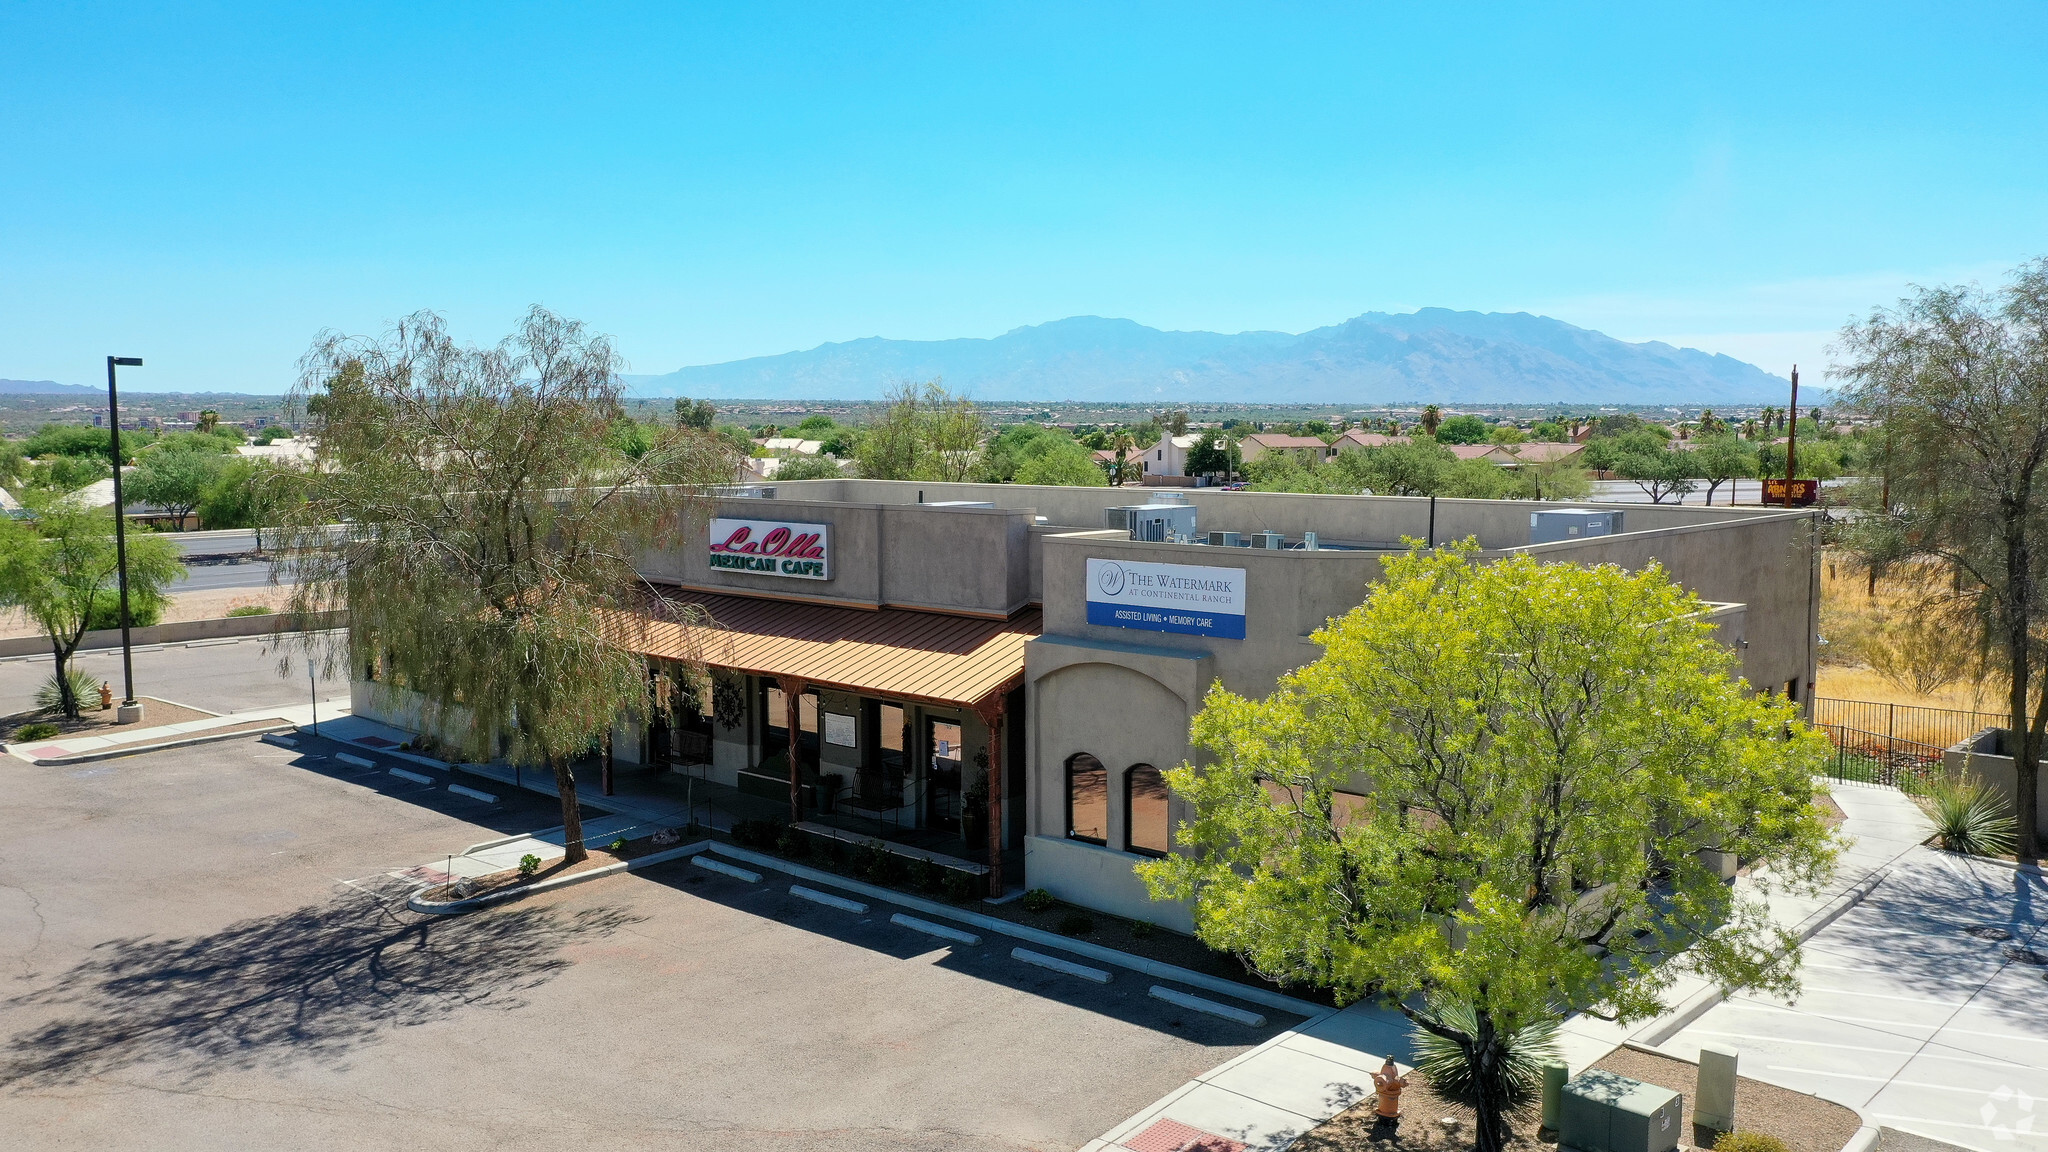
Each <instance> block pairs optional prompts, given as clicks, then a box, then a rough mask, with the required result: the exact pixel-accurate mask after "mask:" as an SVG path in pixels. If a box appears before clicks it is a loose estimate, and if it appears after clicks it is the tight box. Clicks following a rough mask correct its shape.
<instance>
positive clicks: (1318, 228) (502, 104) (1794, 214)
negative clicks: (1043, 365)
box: [0, 0, 2048, 391]
mask: <svg viewBox="0 0 2048 1152" xmlns="http://www.w3.org/2000/svg"><path fill="white" fill-rule="evenodd" d="M2044 254H2048V6H2044V5H2041V4H2037V3H2027V4H1999V3H1991V2H1984V3H1977V4H1970V5H1911V6H1908V5H1886V4H1872V3H1865V4H1853V5H1852V4H1842V5H1792V4H1783V3H1776V4H1760V5H1754V6H1744V5H1733V4H1720V5H1684V6H1680V5H1643V4H1615V5H1605V6H1572V5H1549V6H1542V7H1541V8H1540V10H1539V8H1538V6H1532V5H1500V6H1497V7H1494V6H1478V5H1473V6H1457V7H1456V8H1455V9H1453V8H1451V6H1443V5H1413V6H1391V5H1365V4H1352V5H1342V6H1333V7H1322V6H1315V5H1299V4H1294V5H1275V4H1258V5H1252V4H1247V5H1242V6H1235V7H1209V6H1202V5H1196V4H1188V3H1179V4H1172V5H1157V6H1150V5H1135V4H1134V5H1103V4H1077V5H1071V6H1069V5H1060V4H1053V3H1033V4H1026V5H1010V6H995V5H975V4H960V3H952V4H935V5H931V6H928V7H918V6H910V5H897V6H890V7H888V8H887V9H886V11H880V10H874V11H871V10H868V9H866V8H863V7H860V6H853V5H837V4H818V5H776V4H767V3H754V4H744V5H741V4H732V5H721V6H689V5H682V4H653V5H646V6H620V5H604V4H593V3H584V4H575V5H569V4H562V5H531V4H517V3H419V2H417V0H414V2H412V3H406V4H393V5H376V4H368V3H359V4H350V5H334V6H315V5H278V4H262V5H258V4H248V5H237V4H226V3H212V4H208V3H190V4H184V5H165V6H154V5H152V6H142V5H129V6H123V5H90V4H65V5H57V4H48V3H20V2H16V0H0V377H12V378H17V379H19V378H27V379H43V378H50V379H56V380H60V381H65V382H71V383H93V382H95V381H96V380H98V379H101V378H103V369H102V367H101V364H102V358H103V357H104V356H106V355H107V354H109V353H116V354H122V355H139V356H144V357H146V358H147V359H148V367H146V368H144V369H140V370H135V371H133V372H132V373H130V376H131V377H132V383H133V386H135V387H139V388H163V389H202V388H219V389H224V390H239V391H277V390H281V389H282V388H283V387H285V386H286V385H287V384H289V382H290V380H291V377H292V365H293V362H294V361H295V360H296V358H297V357H298V356H299V355H300V354H301V353H302V352H303V351H304V350H305V348H306V346H307V344H308V343H309V342H310V341H311V339H312V337H313V335H314V334H315V333H316V332H318V331H319V330H320V329H322V328H337V329H341V330H344V331H349V332H368V331H378V330H381V329H382V328H383V327H384V326H385V325H386V324H387V323H388V322H389V321H390V320H392V319H393V318H395V317H397V316H399V315H401V314H403V313H406V312H409V311H412V310H414V309H417V308H434V309H437V310H440V311H442V312H444V313H445V314H446V315H448V317H449V318H450V321H451V323H452V324H453V326H454V327H455V328H456V330H457V331H458V333H460V334H462V335H464V336H466V337H470V338H475V339H483V340H488V339H495V338H496V337H497V336H498V335H501V334H502V333H504V332H505V331H507V330H508V329H509V327H510V325H511V323H512V321H513V320H514V318H516V316H517V315H518V314H519V313H520V312H521V311H523V310H524V308H525V307H526V306H527V305H528V304H531V303H536V302H538V303H544V304H546V305H548V306H549V307H552V308H555V309H557V310H558V311H562V312H565V313H567V314H570V315H573V316H576V317H579V318H582V319H585V320H587V321H589V322H590V323H592V324H593V325H594V326H596V327H598V328H599V329H601V330H603V331H606V332H609V333H611V334H613V335H614V336H616V337H617V339H618V343H619V347H620V350H621V351H622V353H623V354H624V355H625V356H626V357H627V359H628V360H629V361H630V364H631V370H633V371H637V372H665V371H669V370H671V369H674V368H676V367H679V366H681V365H685V364H695V363H708V362H715V361H720V360H728V359H734V358H738V357H743V356H750V355H761V354H771V353H776V352H783V351H788V350H790V349H794V348H807V347H811V346H813V345H816V344H818V343H820V342H823V341H827V340H844V339H850V338H855V337H860V336H870V335H884V336H895V337H909V338H943V337H951V336H988V335H994V334H996V333H999V332H1002V331H1004V330H1006V329H1009V328H1012V327H1015V326H1018V325H1022V324H1031V323H1038V322H1041V321H1045V320H1050V319H1055V318H1058V317H1062V316H1069V315H1076V314H1091V313H1092V314H1098V315H1107V316H1126V317H1130V318H1132V319H1135V320H1138V321H1140V322H1143V323H1146V324H1152V325H1155V326H1158V327H1162V328H1206V329H1214V330H1220V331H1239V330H1243V329H1249V328H1274V329H1285V330H1288V331H1300V330H1303V329H1306V328H1310V327H1315V326H1319V325H1323V324H1328V323H1333V322H1336V321H1339V320H1342V319H1344V318H1346V317H1349V316H1352V315H1355V314H1357V313H1359V312H1363V311H1369V310H1387V311H1394V310H1407V309H1411V308H1415V307H1419V306H1425V305H1440V306H1445V307H1453V308H1472V309H1481V310H1499V311H1516V310H1526V311H1533V312H1543V313H1547V314H1549V315H1553V316H1557V317H1559V318H1560V319H1564V320H1567V321H1570V322H1572V323H1576V324H1582V325H1585V326H1588V327H1594V328H1599V329H1601V330H1603V331H1606V332H1609V333H1611V334H1613V335H1616V336H1620V337H1623V338H1626V339H1633V340H1641V339H1651V338H1656V339H1664V340H1670V341H1672V342H1674V343H1684V344H1689V345H1693V346H1696V347H1702V348H1707V349H1710V350H1713V351H1726V352H1729V353H1731V354H1733V355H1737V356H1741V357H1743V358H1744V359H1749V360H1752V361H1755V362H1757V363H1760V364H1762V365H1764V366H1765V367H1767V368H1770V369H1771V370H1773V371H1777V372H1783V371H1784V370H1785V368H1786V367H1787V366H1788V365H1789V363H1790V362H1791V361H1792V360H1794V359H1797V360H1798V361H1800V362H1801V364H1802V366H1803V367H1805V368H1806V370H1807V372H1808V373H1809V374H1810V373H1811V372H1812V369H1813V367H1815V366H1816V365H1817V364H1818V363H1819V362H1821V361H1823V360H1824V353H1823V351H1822V349H1823V347H1824V345H1825V344H1826V343H1827V341H1828V338H1829V335H1830V333H1831V332H1832V330H1834V329H1835V328H1837V327H1838V326H1839V325H1840V324H1841V323H1842V322H1843V321H1844V320H1845V319H1847V318H1849V317H1850V316H1851V315H1852V314H1856V313H1859V312H1862V311H1865V310H1867V309H1868V308H1869V307H1870V306H1872V305H1874V304H1880V303H1888V302H1890V301H1891V300H1893V299H1895V298H1896V297H1897V296H1898V295H1899V294H1900V292H1901V291H1902V290H1903V289H1904V287H1905V286H1906V285H1907V284H1908V283H1910V282H1938V281H1953V280H1970V279H1975V280H1981V281H1984V282H1986V283H1991V282H1995V281H1996V280H1997V279H1998V278H1999V277H2000V276H2001V275H2002V274H2003V273H2004V271H2005V270H2007V269H2009V268H2010V267H2011V266H2012V265H2014V264H2015V263H2017V262H2019V261H2020V260H2022V259H2026V258H2030V257H2033V256H2038V255H2044Z"/></svg>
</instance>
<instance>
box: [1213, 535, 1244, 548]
mask: <svg viewBox="0 0 2048 1152" xmlns="http://www.w3.org/2000/svg"><path fill="white" fill-rule="evenodd" d="M1209 543H1210V544H1211V545H1212V546H1214V547H1217V548H1236V547H1239V546H1241V545H1242V544H1243V543H1244V538H1243V537H1241V536H1239V535H1238V534H1237V533H1235V532H1211V533H1209Z"/></svg>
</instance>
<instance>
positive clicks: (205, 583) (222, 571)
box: [171, 560, 270, 593]
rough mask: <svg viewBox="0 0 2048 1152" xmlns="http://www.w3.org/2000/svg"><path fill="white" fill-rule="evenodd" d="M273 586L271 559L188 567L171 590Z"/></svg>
mask: <svg viewBox="0 0 2048 1152" xmlns="http://www.w3.org/2000/svg"><path fill="white" fill-rule="evenodd" d="M269 583H270V562H269V561H268V560H218V561H205V562H202V563H198V564H187V565H185V572H184V575H182V576H180V577H179V578H178V580H177V582H176V583H174V584H172V585H171V591H172V592H174V593H176V592H205V591H207V590H209V589H214V588H259V587H264V586H266V585H268V584H269Z"/></svg>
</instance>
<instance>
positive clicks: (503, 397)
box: [281, 308, 737, 862]
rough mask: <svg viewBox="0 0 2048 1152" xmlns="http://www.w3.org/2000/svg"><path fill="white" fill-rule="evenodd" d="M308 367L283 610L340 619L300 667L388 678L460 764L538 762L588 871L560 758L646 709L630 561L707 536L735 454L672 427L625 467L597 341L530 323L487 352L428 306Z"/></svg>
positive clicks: (337, 342)
mask: <svg viewBox="0 0 2048 1152" xmlns="http://www.w3.org/2000/svg"><path fill="white" fill-rule="evenodd" d="M302 369H303V374H302V376H301V378H300V381H299V384H298V385H297V388H296V391H295V395H294V399H295V400H296V401H301V402H302V401H304V400H305V399H307V398H309V397H314V396H317V397H318V398H319V399H320V400H321V401H322V402H321V403H320V404H319V405H318V406H317V408H318V412H317V414H316V415H315V417H314V419H313V427H312V431H313V435H314V439H315V441H316V443H317V444H318V446H319V447H318V454H317V457H316V463H315V466H314V467H313V468H311V469H309V470H308V471H307V472H305V473H303V474H302V476H303V482H304V484H305V488H306V493H305V494H306V497H307V498H306V499H305V501H304V502H303V503H299V504H295V505H294V506H293V508H292V511H291V515H290V518H289V519H288V521H287V522H286V523H285V525H284V528H283V532H282V534H281V543H282V545H283V548H282V550H283V552H284V554H285V557H284V571H285V572H286V573H288V575H289V577H290V578H291V579H292V580H293V592H292V603H291V607H292V609H293V611H295V612H298V613H300V614H302V615H311V614H313V613H317V612H321V611H326V610H331V609H338V608H346V609H347V610H348V612H349V628H348V631H347V634H346V637H345V639H342V640H340V641H339V645H340V646H339V647H336V646H335V645H334V644H333V643H332V642H330V643H327V644H325V645H322V642H321V641H319V640H318V639H317V638H315V637H313V636H311V635H310V634H309V635H308V637H307V640H306V643H307V644H308V645H309V647H308V649H307V650H306V654H307V656H308V658H313V657H314V656H316V655H317V654H319V653H321V652H324V653H325V655H326V659H327V661H328V662H329V664H330V666H332V665H333V664H335V663H338V662H339V661H340V660H341V659H343V658H345V659H346V660H347V661H348V666H350V667H353V668H368V667H376V668H380V669H382V670H383V681H382V682H383V684H384V685H385V686H386V690H389V685H392V684H397V685H402V686H403V687H404V688H405V689H407V690H409V691H410V692H411V693H413V694H414V697H413V699H414V702H416V703H417V704H418V706H419V707H420V710H421V718H422V723H423V725H424V726H425V727H426V729H427V730H429V731H432V732H435V733H437V734H438V735H440V736H441V737H442V738H443V739H446V740H448V741H449V742H450V743H451V744H455V745H458V746H460V747H461V748H462V751H463V753H464V754H465V755H468V756H470V757H472V758H475V759H489V758H491V757H493V756H496V755H498V754H500V749H501V748H502V749H503V750H504V754H505V755H507V756H509V757H510V758H511V759H512V760H513V761H514V762H515V763H525V764H545V765H547V766H548V767H549V768H550V769H552V770H553V772H554V776H555V781H556V784H557V787H558V790H559V793H560V796H561V805H562V823H563V824H564V825H565V826H566V829H567V845H568V859H569V860H570V861H571V862H575V861H577V860H580V859H583V858H584V848H583V843H582V820H581V816H580V814H579V810H578V808H577V803H576V779H575V776H574V775H573V774H572V772H571V761H572V760H573V759H574V758H575V757H577V756H579V755H581V754H583V753H584V752H585V751H586V750H587V749H589V748H590V747H591V746H592V745H593V744H594V743H595V742H597V741H598V740H599V739H601V738H602V737H604V736H605V735H606V734H607V733H609V732H610V730H611V728H612V726H613V725H614V724H616V723H619V722H620V721H621V720H626V719H629V718H632V717H635V716H645V715H646V714H647V710H648V708H649V706H650V704H649V691H648V685H647V666H646V662H645V661H644V660H643V659H642V658H641V657H639V656H637V655H635V654H634V652H633V651H632V650H631V645H630V644H629V643H626V642H625V641H629V640H630V639H631V637H632V633H633V629H634V628H635V627H636V625H635V623H634V622H635V621H641V620H645V619H646V616H645V615H644V614H645V613H647V612H649V611H660V610H661V607H660V605H661V603H665V602H657V604H656V605H655V606H653V607H652V608H650V606H649V604H648V602H647V600H646V599H644V592H643V588H644V586H643V585H642V584H641V583H640V580H639V579H638V577H637V576H636V574H635V569H634V561H635V560H636V559H637V558H638V557H639V556H640V555H641V554H642V553H643V552H644V551H646V550H647V549H650V548H658V547H662V546H665V545H668V544H670V543H672V542H674V541H676V540H678V539H681V538H683V537H684V535H685V534H686V533H688V532H690V531H692V529H693V524H701V522H702V520H701V518H702V514H703V511H704V507H703V502H702V500H701V498H700V493H702V491H703V490H704V488H705V487H706V486H707V485H712V484H721V483H730V482H731V480H732V478H733V476H734V475H735V471H736V467H737V457H736V456H735V455H734V454H733V453H732V452H731V450H730V449H729V448H728V446H727V445H726V444H725V443H724V442H723V441H721V440H720V439H719V438H717V437H716V436H714V435H708V434H706V433H704V432H703V431H701V430H699V429H695V428H691V427H688V426H685V427H681V428H676V427H666V428H662V429H660V430H659V435H658V438H657V439H656V440H655V442H654V443H653V444H652V445H650V446H649V448H648V449H647V451H646V452H644V453H642V454H640V455H639V456H637V457H636V456H632V455H629V454H627V453H625V452H623V451H621V450H620V449H619V447H618V445H617V443H616V441H615V439H614V437H613V423H614V420H615V419H616V416H617V413H618V411H619V399H620V394H621V386H620V382H619V378H618V374H617V370H618V358H617V356H616V355H615V353H614V352H613V350H612V346H611V343H610V342H609V341H608V340H606V339H605V338H603V337H601V336H597V335H594V334H592V333H590V332H589V331H588V330H586V329H585V328H584V327H583V326H582V325H581V324H578V323H575V322H573V321H569V320H565V319H563V318H561V317H558V316H556V315H554V314H552V313H550V312H548V311H546V310H545V309H541V308H535V309H533V310H532V311H531V312H529V313H528V314H527V316H526V317H525V318H524V319H523V320H522V321H521V323H520V325H519V328H518V330H517V331H516V332H515V333H514V334H513V335H512V336H510V337H508V338H507V339H506V340H504V341H503V342H502V343H500V344H499V345H498V346H497V347H495V348H489V349H484V348H476V347H470V346H463V345H458V344H456V343H455V342H454V341H453V340H452V339H450V338H449V336H448V335H447V332H446V329H445V328H444V326H443V323H442V321H441V319H440V318H439V317H438V316H435V315H434V314H432V313H428V312H422V313H418V314H416V315H414V316H412V317H409V318H407V319H406V320H404V321H402V322H401V323H400V324H399V326H398V327H397V329H396V330H395V331H394V332H392V333H391V334H390V335H388V336H386V337H383V338H369V337H344V336H340V335H335V334H328V335H325V336H323V337H321V339H320V340H319V341H317V342H316V343H315V344H314V345H313V347H312V349H311V351H309V352H308V353H307V355H306V357H305V359H304V360H303V361H302ZM305 407H307V408H308V409H311V408H312V407H314V406H312V405H305ZM334 524H346V525H348V531H347V532H346V533H343V534H340V535H337V534H336V533H334V532H333V531H332V530H331V529H330V528H329V526H330V525H334ZM671 611H673V612H676V613H679V614H682V615H684V616H687V615H688V612H687V610H685V609H681V608H676V609H672V610H671Z"/></svg>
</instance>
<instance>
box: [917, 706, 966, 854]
mask: <svg viewBox="0 0 2048 1152" xmlns="http://www.w3.org/2000/svg"><path fill="white" fill-rule="evenodd" d="M960 736H961V733H960V725H958V724H955V723H953V722H952V721H950V720H926V721H925V748H926V750H927V753H928V755H929V756H930V757H931V760H930V765H931V767H930V770H929V772H927V774H926V784H925V827H927V828H930V829H932V830H934V831H938V832H950V833H952V834H953V835H956V836H957V835H959V834H960V760H961V756H962V751H961V747H960Z"/></svg>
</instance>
